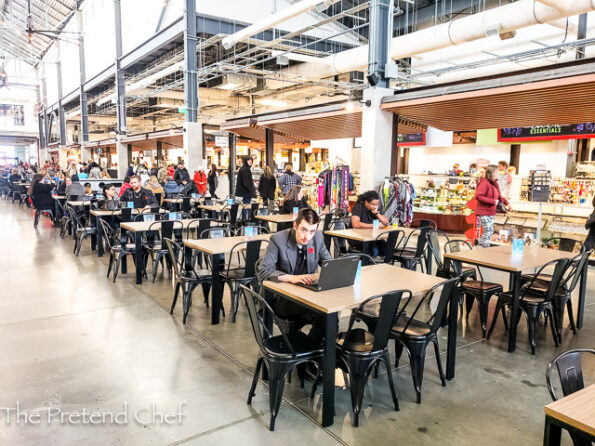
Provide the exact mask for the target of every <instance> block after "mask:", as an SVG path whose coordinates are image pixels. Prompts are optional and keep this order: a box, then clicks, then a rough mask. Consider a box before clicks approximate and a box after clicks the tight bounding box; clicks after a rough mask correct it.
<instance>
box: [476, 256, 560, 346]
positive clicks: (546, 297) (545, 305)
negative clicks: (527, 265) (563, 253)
mask: <svg viewBox="0 0 595 446" xmlns="http://www.w3.org/2000/svg"><path fill="white" fill-rule="evenodd" d="M567 265H568V259H557V260H552V261H550V262H548V263H546V264H545V265H543V266H542V267H541V268H539V271H538V272H537V274H536V275H535V277H534V278H533V279H532V280H531V281H530V282H529V283H526V284H524V285H523V286H522V287H521V293H520V296H519V307H520V309H521V310H522V311H523V313H525V317H526V319H527V328H528V330H527V331H528V334H529V344H530V345H531V354H535V329H536V327H537V321H538V320H539V317H540V316H541V314H542V313H544V312H545V314H546V316H549V319H550V327H551V330H552V336H553V337H554V343H555V345H556V347H557V346H558V339H559V336H558V332H557V326H558V323H557V322H556V321H557V315H556V313H555V312H554V307H553V300H554V297H555V294H556V291H557V289H558V286H559V285H560V282H561V280H562V276H563V274H564V271H565V269H566V267H567ZM552 267H553V268H554V273H553V274H552V278H551V281H550V282H547V283H546V282H541V281H539V279H538V277H539V276H540V275H541V274H542V273H543V271H544V270H547V269H548V268H552ZM512 299H513V295H512V291H506V292H504V293H500V295H499V296H498V302H497V303H496V309H495V311H494V318H493V319H492V325H491V326H490V330H489V331H488V336H487V337H488V339H489V338H490V336H491V335H492V332H493V330H494V327H495V325H496V321H497V320H498V312H499V311H500V310H501V309H502V308H503V307H504V306H510V305H512ZM503 315H504V313H503ZM519 320H520V318H519ZM519 320H516V321H512V320H511V321H510V323H511V324H518V323H519ZM504 325H505V326H506V319H504Z"/></svg>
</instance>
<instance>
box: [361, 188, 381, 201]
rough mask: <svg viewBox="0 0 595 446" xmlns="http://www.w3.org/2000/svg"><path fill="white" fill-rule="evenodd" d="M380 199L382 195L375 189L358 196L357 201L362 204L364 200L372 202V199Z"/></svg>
mask: <svg viewBox="0 0 595 446" xmlns="http://www.w3.org/2000/svg"><path fill="white" fill-rule="evenodd" d="M379 199H380V196H379V195H378V192H376V191H375V190H369V191H366V192H364V193H363V194H361V195H359V196H358V197H357V202H358V203H360V204H363V203H364V202H368V203H370V202H371V201H374V200H379Z"/></svg>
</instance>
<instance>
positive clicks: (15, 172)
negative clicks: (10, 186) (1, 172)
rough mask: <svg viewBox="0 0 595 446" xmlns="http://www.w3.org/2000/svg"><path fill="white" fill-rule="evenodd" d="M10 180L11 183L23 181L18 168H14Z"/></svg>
mask: <svg viewBox="0 0 595 446" xmlns="http://www.w3.org/2000/svg"><path fill="white" fill-rule="evenodd" d="M8 181H10V182H11V183H20V182H21V181H23V177H22V176H21V174H20V173H19V170H18V169H12V172H11V174H10V176H9V177H8Z"/></svg>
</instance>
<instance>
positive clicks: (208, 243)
mask: <svg viewBox="0 0 595 446" xmlns="http://www.w3.org/2000/svg"><path fill="white" fill-rule="evenodd" d="M270 237H271V235H270V234H259V235H255V236H254V240H268V239H269V238H270ZM245 240H246V238H245V237H244V236H243V235H241V236H238V237H224V238H207V239H190V240H184V245H185V246H187V247H189V248H192V249H198V250H199V251H202V252H205V253H207V254H211V255H212V254H229V253H230V252H231V250H232V248H233V247H234V246H235V245H237V244H238V243H240V242H243V241H245Z"/></svg>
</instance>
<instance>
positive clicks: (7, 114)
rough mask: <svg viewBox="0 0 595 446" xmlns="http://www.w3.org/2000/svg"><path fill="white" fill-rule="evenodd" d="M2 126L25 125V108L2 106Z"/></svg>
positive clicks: (0, 115) (0, 112)
mask: <svg viewBox="0 0 595 446" xmlns="http://www.w3.org/2000/svg"><path fill="white" fill-rule="evenodd" d="M0 125H2V126H14V125H25V107H24V106H23V105H14V104H0Z"/></svg>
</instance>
